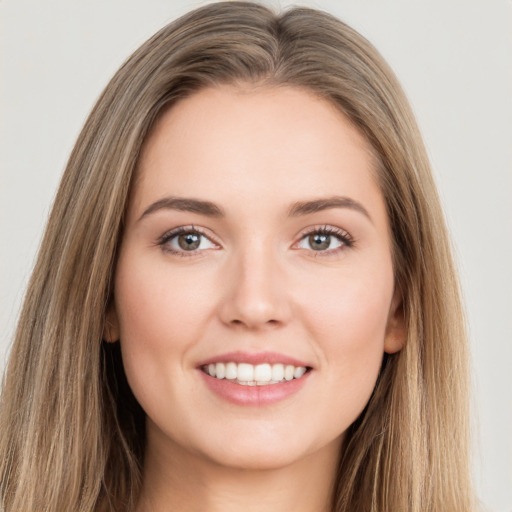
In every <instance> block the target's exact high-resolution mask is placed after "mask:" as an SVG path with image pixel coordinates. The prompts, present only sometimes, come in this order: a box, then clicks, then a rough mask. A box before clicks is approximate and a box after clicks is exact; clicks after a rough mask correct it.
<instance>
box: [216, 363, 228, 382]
mask: <svg viewBox="0 0 512 512" xmlns="http://www.w3.org/2000/svg"><path fill="white" fill-rule="evenodd" d="M225 376H226V365H225V364H224V363H217V364H216V365H215V377H217V379H223V378H224V377H225Z"/></svg>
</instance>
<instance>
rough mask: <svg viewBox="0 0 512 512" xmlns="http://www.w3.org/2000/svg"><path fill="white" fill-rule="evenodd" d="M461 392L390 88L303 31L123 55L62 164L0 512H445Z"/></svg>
mask: <svg viewBox="0 0 512 512" xmlns="http://www.w3.org/2000/svg"><path fill="white" fill-rule="evenodd" d="M466 392H467V375H466V339H465V332H464V324H463V320H462V312H461V306H460V299H459V292H458V284H457V280H456V276H455V271H454V268H453V263H452V260H451V256H450V249H449V243H448V240H447V235H446V229H445V227H444V221H443V217H442V213H441V210H440V207H439V201H438V198H437V194H436V191H435V187H434V184H433V181H432V178H431V175H430V170H429V164H428V161H427V158H426V155H425V151H424V148H423V145H422V142H421V138H420V136H419V134H418V131H417V128H416V125H415V122H414V119H413V116H412V114H411V112H410V109H409V107H408V105H407V102H406V100H405V98H404V95H403V93H402V92H401V89H400V87H399V85H398V84H397V82H396V79H395V78H394V76H393V73H392V72H391V71H390V69H389V68H388V67H387V65H386V64H385V63H384V62H383V60H382V58H381V57H380V56H379V55H378V53H377V52H376V50H375V49H374V48H373V47H372V46H371V45H370V44H369V43H368V42H367V41H366V40H365V39H364V38H362V37H361V36H360V35H359V34H357V33H356V32H354V31H353V30H352V29H350V28H349V27H347V26H346V25H344V24H343V23H341V22H340V21H338V20H336V19H334V18H332V17H331V16H329V15H327V14H324V13H321V12H318V11H314V10H310V9H300V8H299V9H294V10H290V11H288V12H286V13H284V14H282V15H275V14H273V13H272V12H271V11H269V10H268V9H266V8H264V7H262V6H258V5H255V4H251V3H239V2H229V3H219V4H213V5H210V6H207V7H204V8H201V9H198V10H196V11H194V12H192V13H189V14H188V15H186V16H184V17H183V18H181V19H179V20H177V21H176V22H174V23H172V24H170V25H169V26H168V27H165V28H164V29H162V30H161V31H160V32H159V33H157V34H156V35H155V36H154V37H153V38H152V39H150V40H149V41H148V42H147V43H145V44H144V45H143V46H142V47H141V48H140V49H139V50H138V51H137V52H135V54H134V55H133V56H132V57H131V58H130V59H129V60H128V61H127V62H126V64H125V65H124V66H123V67H122V68H121V69H120V70H119V72H118V73H117V74H116V75H115V77H114V78H113V79H112V81H111V82H110V84H109V85H108V87H107V88H106V90H105V92H104V93H103V95H102V96H101V98H100V99H99V101H98V103H97V105H96V107H95V108H94V110H93V112H92V113H91V115H90V117H89V119H88V121H87V122H86V125H85V127H84V129H83V131H82V133H81V135H80V137H79V140H78V142H77V144H76V146H75V149H74V150H73V152H72V155H71V157H70V161H69V164H68V167H67V170H66V172H65V175H64V177H63V180H62V183H61V186H60V189H59V192H58V195H57V197H56V201H55V206H54V209H53V212H52V215H51V218H50V221H49V224H48V228H47V231H46V234H45V237H44V240H43V243H42V248H41V252H40V255H39V258H38V261H37V264H36V268H35V270H34V274H33V277H32V280H31V282H30V285H29V288H28V292H27V297H26V300H25V305H24V308H23V312H22V315H21V318H20V322H19V327H18V330H17V334H16V341H15V344H14V346H13V349H12V353H11V356H10V362H9V366H8V370H7V375H6V380H5V385H4V390H3V395H2V409H1V416H0V417H1V432H2V434H1V441H0V450H1V453H2V457H1V463H0V464H1V466H0V481H1V482H2V487H1V489H2V500H3V503H2V504H3V507H4V509H5V510H6V511H10V510H16V511H18V510H98V511H100V510H118V511H125V510H136V511H144V510H153V511H157V510H168V509H169V510H217V509H220V508H221V507H222V509H223V510H231V509H232V510H239V509H241V508H243V509H244V510H251V509H255V510H256V509H257V510H288V509H291V508H294V509H298V510H304V511H306V510H336V511H355V510H368V511H370V510H371V511H379V512H381V511H396V510H410V511H418V512H419V511H422V512H423V511H429V510H430V511H434V510H436V511H437V510H447V511H448V510H449V511H467V510H471V507H472V494H471V489H470V478H469V469H468V432H467V418H466V416H467V407H466ZM229 507H231V508H229ZM251 507H252V508H251Z"/></svg>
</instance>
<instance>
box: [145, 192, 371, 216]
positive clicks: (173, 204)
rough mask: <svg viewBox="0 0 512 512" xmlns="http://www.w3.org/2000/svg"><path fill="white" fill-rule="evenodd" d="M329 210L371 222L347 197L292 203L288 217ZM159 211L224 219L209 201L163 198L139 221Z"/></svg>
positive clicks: (153, 204) (215, 206) (222, 214)
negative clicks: (353, 213)
mask: <svg viewBox="0 0 512 512" xmlns="http://www.w3.org/2000/svg"><path fill="white" fill-rule="evenodd" d="M331 208H348V209H350V210H355V211H357V212H359V213H362V214H363V215H364V216H365V217H367V218H368V219H369V220H370V221H371V220H372V219H371V217H370V214H369V213H368V211H367V210H366V208H365V207H364V206H363V205H362V204H361V203H359V202H357V201H355V200H354V199H351V198H349V197H343V196H331V197H326V198H321V199H314V200H311V201H298V202H296V203H293V204H292V205H291V207H290V209H289V210H288V216H289V217H299V216H302V215H308V214H311V213H316V212H320V211H323V210H329V209H331ZM159 210H178V211H184V212H191V213H198V214H201V215H206V216H208V217H225V213H224V210H223V209H222V208H221V207H220V206H217V205H216V204H215V203H212V202H211V201H203V200H200V199H193V198H182V197H164V198H163V199H160V200H158V201H155V202H154V203H152V204H151V205H149V206H148V208H146V210H144V213H143V214H142V215H141V216H140V217H139V219H138V220H139V221H140V220H142V219H143V218H144V217H146V216H148V215H150V214H151V213H154V212H157V211H159Z"/></svg>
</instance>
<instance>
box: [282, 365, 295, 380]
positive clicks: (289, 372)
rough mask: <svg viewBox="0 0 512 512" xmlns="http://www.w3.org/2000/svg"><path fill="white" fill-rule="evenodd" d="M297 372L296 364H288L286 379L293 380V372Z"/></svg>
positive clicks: (285, 373)
mask: <svg viewBox="0 0 512 512" xmlns="http://www.w3.org/2000/svg"><path fill="white" fill-rule="evenodd" d="M294 373H295V366H292V365H291V364H288V365H286V366H285V368H284V378H285V379H286V380H292V379H293V374H294Z"/></svg>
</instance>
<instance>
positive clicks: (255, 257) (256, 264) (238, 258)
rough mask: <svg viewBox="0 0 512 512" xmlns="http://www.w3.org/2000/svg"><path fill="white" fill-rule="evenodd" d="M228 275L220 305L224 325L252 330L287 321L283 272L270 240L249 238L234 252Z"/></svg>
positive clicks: (288, 307) (286, 297)
mask: <svg viewBox="0 0 512 512" xmlns="http://www.w3.org/2000/svg"><path fill="white" fill-rule="evenodd" d="M228 273H229V277H228V280H229V286H228V287H227V290H226V293H225V295H224V299H223V303H222V305H221V317H222V320H223V321H224V322H225V323H229V324H231V325H240V324H243V325H245V326H246V327H247V328H251V329H255V328H258V327H263V326H269V325H274V326H275V325H278V324H283V323H285V322H287V321H288V320H289V316H290V304H289V300H288V296H287V289H286V286H285V281H286V279H285V273H284V272H283V268H282V264H281V261H280V258H279V255H278V254H277V249H276V247H275V244H274V243H272V241H271V240H268V239H266V238H265V237H263V236H260V237H257V236H253V237H251V240H250V241H248V242H247V243H245V244H242V246H240V247H238V248H237V249H236V250H235V251H233V254H232V257H231V258H230V261H229V265H228Z"/></svg>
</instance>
